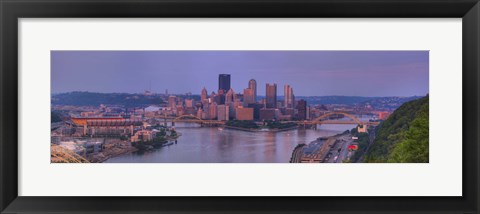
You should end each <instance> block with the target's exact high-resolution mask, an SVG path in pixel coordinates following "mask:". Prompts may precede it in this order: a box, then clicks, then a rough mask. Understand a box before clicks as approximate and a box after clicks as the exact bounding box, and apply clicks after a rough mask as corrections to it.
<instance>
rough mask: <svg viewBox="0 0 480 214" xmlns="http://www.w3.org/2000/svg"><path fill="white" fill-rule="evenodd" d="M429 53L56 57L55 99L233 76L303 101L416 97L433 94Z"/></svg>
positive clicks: (175, 87) (189, 86) (190, 88)
mask: <svg viewBox="0 0 480 214" xmlns="http://www.w3.org/2000/svg"><path fill="white" fill-rule="evenodd" d="M428 57H429V52H428V51H52V52H51V69H52V77H51V78H52V83H51V84H52V93H59V92H70V91H91V92H127V93H139V92H143V91H145V90H149V89H151V90H152V91H153V92H157V93H164V92H165V89H168V90H169V93H170V94H177V93H178V94H181V93H187V92H192V93H193V94H200V91H201V89H202V88H203V87H204V86H205V87H206V88H207V90H208V92H209V93H211V91H212V90H215V91H216V90H217V89H218V74H221V73H225V74H231V78H232V83H231V85H232V88H233V90H234V91H235V92H237V93H238V92H241V93H243V89H244V88H246V87H247V86H248V80H250V79H252V78H253V79H255V80H256V81H257V87H258V94H259V95H265V84H266V83H277V85H278V86H277V87H278V89H277V90H278V92H277V93H278V95H283V85H284V84H290V85H291V86H292V87H293V90H294V94H295V95H296V96H325V95H346V96H412V95H426V94H427V93H428V72H429V71H428V61H429V59H428Z"/></svg>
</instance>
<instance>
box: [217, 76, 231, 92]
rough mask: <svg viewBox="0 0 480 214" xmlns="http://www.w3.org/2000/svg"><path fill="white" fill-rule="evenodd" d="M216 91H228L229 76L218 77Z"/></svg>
mask: <svg viewBox="0 0 480 214" xmlns="http://www.w3.org/2000/svg"><path fill="white" fill-rule="evenodd" d="M218 90H223V91H228V90H230V74H219V75H218Z"/></svg>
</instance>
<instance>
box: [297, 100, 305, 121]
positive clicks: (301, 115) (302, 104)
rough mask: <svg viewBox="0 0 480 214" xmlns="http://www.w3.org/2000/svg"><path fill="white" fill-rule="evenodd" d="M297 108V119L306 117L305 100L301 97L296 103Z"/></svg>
mask: <svg viewBox="0 0 480 214" xmlns="http://www.w3.org/2000/svg"><path fill="white" fill-rule="evenodd" d="M297 110H298V117H297V118H298V119H299V120H306V119H308V118H307V101H305V100H303V99H301V100H299V101H298V103H297Z"/></svg>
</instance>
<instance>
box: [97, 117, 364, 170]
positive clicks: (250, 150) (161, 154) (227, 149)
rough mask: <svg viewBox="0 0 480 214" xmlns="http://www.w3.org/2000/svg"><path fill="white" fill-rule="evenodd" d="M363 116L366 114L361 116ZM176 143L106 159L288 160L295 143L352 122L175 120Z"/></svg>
mask: <svg viewBox="0 0 480 214" xmlns="http://www.w3.org/2000/svg"><path fill="white" fill-rule="evenodd" d="M362 119H364V120H365V119H366V118H362ZM176 125H177V126H176V129H177V131H178V132H180V133H182V136H181V137H180V138H179V139H178V143H177V144H173V145H170V146H166V147H162V148H160V149H158V150H155V151H151V152H144V153H139V152H137V153H131V154H126V155H123V156H119V157H114V158H111V159H109V160H107V161H105V162H106V163H288V162H289V161H290V157H291V154H292V151H293V149H294V148H295V146H296V145H297V144H300V143H305V144H308V143H310V142H312V141H314V140H315V139H317V138H318V137H326V136H331V135H335V134H338V133H341V132H344V131H345V130H350V129H352V128H354V127H355V126H356V125H333V124H328V125H321V126H318V129H317V130H312V129H306V130H305V129H295V130H290V131H283V132H245V131H238V130H230V129H223V130H220V129H219V128H217V127H199V126H198V125H196V124H181V123H177V124H176Z"/></svg>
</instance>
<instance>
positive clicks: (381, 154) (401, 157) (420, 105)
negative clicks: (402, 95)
mask: <svg viewBox="0 0 480 214" xmlns="http://www.w3.org/2000/svg"><path fill="white" fill-rule="evenodd" d="M428 100H429V99H428V95H427V96H426V97H423V98H421V99H418V100H413V101H410V102H407V103H404V104H403V105H402V106H400V107H399V108H398V109H397V110H395V112H393V114H392V115H391V116H390V117H389V118H388V119H387V120H386V121H384V122H383V123H382V124H381V125H380V126H379V127H378V128H377V130H376V137H375V141H374V143H373V144H372V145H371V147H370V148H369V150H368V152H367V154H366V157H365V162H391V163H428V157H429V156H428V148H429V146H428V143H429V142H428V137H429V129H428V127H429V124H428V123H429V115H428Z"/></svg>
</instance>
